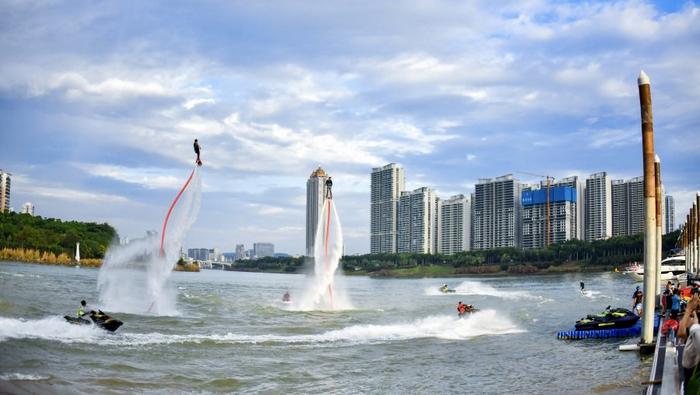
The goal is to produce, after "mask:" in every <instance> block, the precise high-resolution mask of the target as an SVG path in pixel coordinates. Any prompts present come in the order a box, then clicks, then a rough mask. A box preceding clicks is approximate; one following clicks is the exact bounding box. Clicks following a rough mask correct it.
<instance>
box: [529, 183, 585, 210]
mask: <svg viewBox="0 0 700 395" xmlns="http://www.w3.org/2000/svg"><path fill="white" fill-rule="evenodd" d="M549 201H550V203H554V202H573V203H576V188H571V187H564V186H556V187H551V188H549ZM521 202H522V204H523V206H532V205H535V204H546V203H547V188H541V189H535V190H533V191H523V192H522V197H521Z"/></svg>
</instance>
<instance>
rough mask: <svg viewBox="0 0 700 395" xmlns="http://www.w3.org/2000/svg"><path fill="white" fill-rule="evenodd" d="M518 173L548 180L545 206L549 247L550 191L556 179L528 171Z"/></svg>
mask: <svg viewBox="0 0 700 395" xmlns="http://www.w3.org/2000/svg"><path fill="white" fill-rule="evenodd" d="M518 173H522V174H529V175H531V176H535V177H540V178H544V179H546V180H547V204H546V206H545V211H546V214H545V218H546V219H545V247H549V244H550V236H549V234H550V232H549V230H550V229H551V222H550V215H551V214H550V212H549V210H550V207H551V206H550V197H549V196H550V193H549V190H550V187H551V185H552V182H554V177H552V176H543V175H542V174H535V173H530V172H527V171H518Z"/></svg>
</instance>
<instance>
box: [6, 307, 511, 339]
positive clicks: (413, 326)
mask: <svg viewBox="0 0 700 395" xmlns="http://www.w3.org/2000/svg"><path fill="white" fill-rule="evenodd" d="M0 328H2V329H0V341H6V340H8V339H24V338H32V339H46V340H53V341H59V342H63V343H94V344H100V345H115V346H126V347H129V346H144V345H158V344H183V343H203V342H215V343H225V344H258V343H284V344H320V343H352V344H367V343H377V342H391V341H402V340H411V339H421V338H436V339H449V340H465V339H470V338H473V337H476V336H495V335H506V334H512V333H521V332H524V330H523V329H520V328H519V327H517V326H516V325H515V324H514V323H513V322H512V321H510V320H509V319H508V318H507V317H503V316H502V315H501V314H498V313H497V312H496V311H495V310H484V311H479V312H476V313H473V314H470V315H469V316H467V317H465V318H462V319H459V318H457V317H455V316H447V315H442V316H430V317H426V318H422V319H418V320H415V321H411V322H399V323H395V324H381V325H379V324H365V325H353V326H349V327H346V328H341V329H336V330H331V331H327V332H322V333H318V334H309V335H278V334H263V335H246V334H235V333H227V334H225V335H218V334H193V335H170V334H162V333H145V334H139V333H121V334H107V333H106V332H104V331H101V330H99V329H94V328H91V327H88V326H78V325H71V324H68V323H66V322H61V321H60V320H58V319H57V318H47V319H41V320H35V321H23V320H17V319H11V318H0Z"/></svg>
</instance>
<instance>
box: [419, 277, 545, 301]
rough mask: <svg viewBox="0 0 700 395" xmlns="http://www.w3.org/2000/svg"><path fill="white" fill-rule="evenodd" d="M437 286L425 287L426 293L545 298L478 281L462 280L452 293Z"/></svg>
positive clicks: (504, 297) (432, 294)
mask: <svg viewBox="0 0 700 395" xmlns="http://www.w3.org/2000/svg"><path fill="white" fill-rule="evenodd" d="M438 288H439V286H438V285H436V286H433V287H430V288H426V289H425V294H426V295H431V296H436V295H481V296H495V297H499V298H503V299H535V300H546V298H543V297H542V296H537V295H533V294H531V293H529V292H527V291H510V290H506V289H497V288H494V287H492V286H490V285H488V284H485V283H482V282H478V281H463V282H462V283H461V284H459V285H458V286H456V287H455V288H454V290H455V292H454V293H443V292H440V290H439V289H438Z"/></svg>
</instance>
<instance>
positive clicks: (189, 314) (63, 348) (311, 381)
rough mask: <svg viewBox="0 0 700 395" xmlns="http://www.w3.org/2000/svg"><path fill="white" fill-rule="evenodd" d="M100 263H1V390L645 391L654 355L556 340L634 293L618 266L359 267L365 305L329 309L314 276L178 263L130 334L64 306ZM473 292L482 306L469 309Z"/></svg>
mask: <svg viewBox="0 0 700 395" xmlns="http://www.w3.org/2000/svg"><path fill="white" fill-rule="evenodd" d="M97 274H98V270H94V269H76V268H71V267H57V266H40V265H30V264H17V263H10V262H0V392H3V390H4V391H11V392H22V391H27V392H34V393H167V394H170V393H183V392H197V393H213V392H238V393H270V394H276V393H304V394H321V393H323V394H357V393H411V394H413V393H475V394H502V393H522V394H560V393H571V394H586V393H604V394H627V393H629V394H638V393H639V392H640V391H641V389H642V386H641V385H640V383H641V382H642V381H644V380H645V379H646V378H647V377H648V370H649V366H650V363H651V361H650V360H649V359H640V357H639V354H637V353H635V352H626V353H623V352H620V351H618V350H617V347H618V345H620V344H623V343H628V342H632V339H616V340H581V341H561V340H557V339H556V332H557V331H559V330H565V329H572V327H573V323H574V321H575V320H576V319H578V318H580V317H582V316H584V315H585V314H588V313H593V312H597V311H599V310H602V309H604V308H605V307H606V306H607V305H613V306H621V307H629V306H628V305H629V303H630V301H631V296H632V291H633V290H634V287H635V283H634V282H632V281H631V280H630V279H628V278H626V277H624V276H622V275H619V274H614V273H596V274H565V275H547V276H517V277H508V278H483V277H475V278H451V279H370V278H367V277H345V278H343V279H342V285H343V286H344V287H345V289H346V292H347V294H348V296H349V299H350V300H351V302H352V305H353V307H354V308H353V309H351V310H345V311H336V312H321V311H289V309H290V306H289V305H287V304H284V303H282V302H281V296H282V294H283V293H284V292H285V291H286V290H289V292H290V293H291V295H292V299H294V297H295V295H301V294H302V293H303V288H304V286H305V283H306V278H305V276H303V275H297V274H262V273H241V272H222V271H212V270H205V271H202V272H200V273H179V272H178V273H174V274H173V276H172V277H171V281H172V287H173V289H175V290H176V293H177V313H176V314H175V315H172V316H142V315H130V314H121V313H115V314H113V315H114V316H115V317H116V318H118V319H121V320H122V321H124V325H123V326H122V327H121V328H120V329H119V330H118V331H117V332H116V333H108V332H105V331H103V330H101V329H97V328H93V327H90V326H75V325H70V324H68V323H66V322H64V320H63V318H62V316H63V315H66V314H69V315H73V314H75V310H76V308H77V306H78V302H79V301H80V300H81V299H86V300H88V302H90V301H93V303H94V301H95V300H96V299H97V290H96V283H97ZM579 281H585V283H586V288H587V289H590V291H589V292H588V293H587V294H586V295H582V294H581V293H580V292H579V289H578V287H579ZM441 283H447V284H448V285H449V286H450V287H451V288H456V289H457V294H447V295H445V294H441V293H439V292H438V291H437V288H438V287H439V285H440V284H441ZM459 300H462V301H464V302H466V303H469V304H474V305H475V306H477V307H479V308H480V311H478V312H477V313H474V314H472V315H471V316H469V317H467V318H464V319H461V320H460V319H458V318H457V316H456V310H455V306H456V303H457V302H458V301H459ZM98 307H99V306H98Z"/></svg>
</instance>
